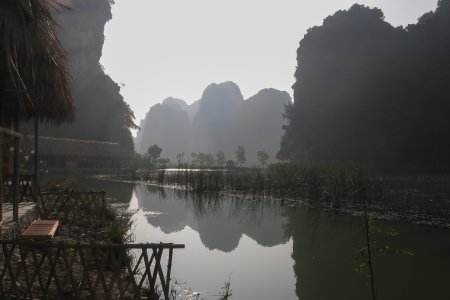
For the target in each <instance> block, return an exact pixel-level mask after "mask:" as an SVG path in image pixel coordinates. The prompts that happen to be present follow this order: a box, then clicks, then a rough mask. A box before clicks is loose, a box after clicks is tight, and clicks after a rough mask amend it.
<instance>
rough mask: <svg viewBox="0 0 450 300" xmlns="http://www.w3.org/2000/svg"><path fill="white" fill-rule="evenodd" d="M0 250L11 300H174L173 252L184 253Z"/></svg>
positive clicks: (96, 248) (139, 247) (47, 245)
mask: <svg viewBox="0 0 450 300" xmlns="http://www.w3.org/2000/svg"><path fill="white" fill-rule="evenodd" d="M0 244H1V247H2V248H1V251H0V294H1V295H2V297H4V298H7V299H8V298H17V299H142V298H144V299H169V297H170V293H171V286H170V278H171V268H172V255H173V249H179V248H184V245H177V244H162V243H161V244H125V245H123V244H120V245H119V244H110V245H103V244H80V243H75V244H74V243H72V244H71V243H67V242H66V243H52V242H41V243H36V242H31V241H23V240H22V241H0ZM166 258H167V261H166Z"/></svg>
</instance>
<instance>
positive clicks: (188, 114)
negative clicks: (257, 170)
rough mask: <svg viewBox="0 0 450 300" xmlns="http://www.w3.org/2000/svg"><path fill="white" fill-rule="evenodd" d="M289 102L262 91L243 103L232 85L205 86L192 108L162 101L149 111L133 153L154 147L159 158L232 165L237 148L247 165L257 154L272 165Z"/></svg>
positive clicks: (284, 94) (278, 93) (177, 101)
mask: <svg viewBox="0 0 450 300" xmlns="http://www.w3.org/2000/svg"><path fill="white" fill-rule="evenodd" d="M290 101H291V97H290V96H289V94H288V93H287V92H283V91H278V90H276V89H264V90H261V91H260V92H258V93H257V94H256V95H254V96H252V97H250V98H249V99H247V100H244V97H243V96H242V93H241V91H240V89H239V87H238V86H237V85H236V84H235V83H234V82H231V81H228V82H223V83H219V84H216V83H212V84H210V85H209V86H208V87H207V88H206V89H205V91H204V92H203V94H202V97H201V98H200V99H199V100H198V101H196V102H194V103H192V104H191V105H188V104H186V102H185V101H183V100H181V99H176V98H172V97H169V98H166V99H164V100H163V101H162V103H160V104H156V105H154V106H152V107H151V108H150V110H149V112H148V113H147V115H146V117H145V118H144V120H142V122H141V124H140V128H141V130H140V131H139V132H138V134H137V136H136V138H135V140H134V141H135V149H136V151H137V152H139V153H145V152H146V151H147V149H148V147H149V146H151V145H153V144H157V145H158V146H160V147H161V148H162V149H163V152H162V154H161V156H162V157H165V158H169V159H170V160H171V161H172V162H176V161H177V154H178V153H184V157H183V162H190V161H191V157H190V154H191V153H192V152H196V153H199V152H202V153H209V154H212V155H213V156H215V155H216V153H217V152H218V151H223V152H224V153H225V158H226V160H229V159H232V160H236V157H235V151H236V149H237V147H238V146H239V145H242V146H243V147H244V148H245V149H246V156H247V163H249V164H255V163H256V152H257V151H259V150H264V151H266V152H267V153H268V154H269V155H270V157H271V158H272V159H273V158H275V155H276V153H277V151H278V150H279V146H280V139H281V135H282V133H283V130H282V126H283V125H284V124H285V122H284V120H283V112H284V107H285V105H287V104H289V103H290Z"/></svg>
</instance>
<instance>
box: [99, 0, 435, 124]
mask: <svg viewBox="0 0 450 300" xmlns="http://www.w3.org/2000/svg"><path fill="white" fill-rule="evenodd" d="M115 2H116V4H115V5H114V6H113V11H112V14H113V19H112V20H111V21H110V22H109V23H108V24H107V25H106V30H105V36H106V40H105V45H104V48H103V57H102V60H101V63H102V64H103V66H104V67H105V70H106V72H107V73H108V74H109V75H110V76H111V77H112V79H113V80H114V81H116V82H118V83H123V84H125V86H124V87H122V90H121V93H122V95H123V96H124V97H125V101H126V102H128V103H129V104H130V106H131V108H132V109H133V110H134V113H135V115H136V120H137V122H139V121H140V120H141V119H142V118H144V116H145V114H146V112H147V111H148V110H149V108H150V107H151V106H152V105H154V104H156V103H158V102H161V101H162V100H163V99H164V98H166V97H169V96H172V97H176V98H181V99H183V100H185V101H186V102H188V103H191V102H193V101H195V100H198V99H199V98H200V96H201V94H202V92H203V90H204V89H205V88H206V86H207V85H208V84H210V83H212V82H216V83H219V82H223V81H229V80H231V81H234V82H236V83H237V84H238V85H239V86H240V88H241V91H242V94H243V95H244V98H248V97H250V96H252V95H254V94H256V93H257V92H258V91H259V90H261V89H263V88H269V87H272V88H276V89H280V90H285V91H287V92H289V93H290V94H291V95H292V90H291V86H292V84H293V83H294V78H293V74H294V71H295V67H296V50H297V48H298V43H299V41H300V40H301V39H302V37H303V35H304V34H305V33H306V30H307V29H308V28H310V27H312V26H315V25H321V24H322V21H323V19H324V18H325V17H327V16H328V15H330V14H333V13H334V12H336V11H337V10H339V9H348V8H349V7H350V6H351V5H352V4H353V3H355V0H321V1H314V0H309V1H306V0H226V1H225V0H115ZM358 3H361V4H365V5H368V6H370V7H379V8H381V9H382V10H383V11H384V14H385V16H386V21H388V22H390V23H391V24H393V25H395V26H399V25H407V24H411V23H415V22H416V20H417V18H418V17H420V16H421V15H422V14H423V13H425V12H427V11H430V10H434V9H435V8H436V4H437V0H365V1H359V2H358Z"/></svg>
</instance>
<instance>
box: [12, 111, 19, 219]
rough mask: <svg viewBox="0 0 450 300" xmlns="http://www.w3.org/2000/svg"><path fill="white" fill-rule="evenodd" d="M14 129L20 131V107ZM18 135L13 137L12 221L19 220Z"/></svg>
mask: <svg viewBox="0 0 450 300" xmlns="http://www.w3.org/2000/svg"><path fill="white" fill-rule="evenodd" d="M14 130H15V131H16V132H17V133H19V132H20V108H19V107H17V112H16V118H15V120H14ZM19 148H20V137H15V139H14V180H13V184H14V194H13V196H14V198H13V221H15V222H17V221H18V220H19V197H20V189H19V187H20V149H19Z"/></svg>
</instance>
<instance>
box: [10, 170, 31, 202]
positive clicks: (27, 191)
mask: <svg viewBox="0 0 450 300" xmlns="http://www.w3.org/2000/svg"><path fill="white" fill-rule="evenodd" d="M13 183H14V176H12V175H9V176H4V177H3V186H4V191H3V192H4V194H3V201H4V202H12V201H13V195H14V184H13ZM33 184H34V176H33V175H24V174H21V175H20V178H19V202H34V201H35V199H34V191H33Z"/></svg>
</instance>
